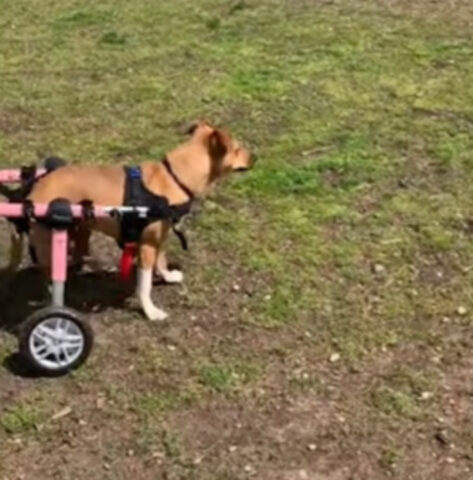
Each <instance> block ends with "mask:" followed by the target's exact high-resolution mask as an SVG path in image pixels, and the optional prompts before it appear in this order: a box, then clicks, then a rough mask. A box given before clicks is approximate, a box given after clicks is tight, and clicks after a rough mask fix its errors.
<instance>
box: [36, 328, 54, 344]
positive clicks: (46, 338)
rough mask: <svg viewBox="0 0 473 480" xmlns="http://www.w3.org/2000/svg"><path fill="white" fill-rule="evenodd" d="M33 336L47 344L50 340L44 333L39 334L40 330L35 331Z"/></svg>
mask: <svg viewBox="0 0 473 480" xmlns="http://www.w3.org/2000/svg"><path fill="white" fill-rule="evenodd" d="M33 336H34V337H36V338H37V339H39V340H41V342H42V343H46V342H47V341H49V340H50V338H49V336H48V335H46V334H45V333H43V332H39V331H38V330H34V331H33Z"/></svg>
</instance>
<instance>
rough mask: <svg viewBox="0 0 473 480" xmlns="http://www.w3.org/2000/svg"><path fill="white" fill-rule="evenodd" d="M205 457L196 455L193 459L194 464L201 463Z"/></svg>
mask: <svg viewBox="0 0 473 480" xmlns="http://www.w3.org/2000/svg"><path fill="white" fill-rule="evenodd" d="M203 459H204V457H195V458H194V461H193V463H194V465H200V464H201V463H202V460H203Z"/></svg>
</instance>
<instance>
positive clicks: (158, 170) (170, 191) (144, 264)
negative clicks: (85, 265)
mask: <svg viewBox="0 0 473 480" xmlns="http://www.w3.org/2000/svg"><path fill="white" fill-rule="evenodd" d="M189 133H190V135H191V137H190V139H189V140H188V141H187V142H185V143H183V144H182V145H180V146H178V147H177V148H175V149H174V150H172V151H171V152H169V153H168V154H167V156H166V158H167V159H168V162H169V165H170V166H171V168H172V172H173V174H174V176H175V178H173V175H171V174H170V172H169V171H168V170H167V169H166V168H165V167H164V166H163V165H162V164H161V163H151V162H148V163H144V164H142V165H141V169H142V175H143V182H144V184H145V186H146V187H147V188H148V189H149V190H150V191H151V192H153V193H155V194H159V195H162V196H164V197H166V198H167V199H168V201H169V203H170V204H171V205H176V204H181V203H184V202H187V201H188V200H189V196H188V194H187V193H186V192H185V191H184V189H183V188H182V186H185V187H186V188H185V189H186V190H187V189H188V191H190V192H192V194H193V195H195V196H196V197H202V196H204V195H205V194H206V193H207V192H208V191H209V189H210V187H212V185H213V184H214V183H215V181H216V180H218V179H219V178H221V177H224V176H225V175H227V174H229V173H231V172H232V171H236V170H247V169H248V168H250V167H251V164H252V160H251V158H250V153H249V151H248V150H247V149H245V148H243V147H242V146H240V144H239V143H238V142H237V141H236V140H235V139H233V138H232V137H231V135H230V134H228V133H227V132H225V131H223V130H220V129H217V128H214V127H212V126H211V125H209V124H208V123H206V122H199V123H198V124H196V125H194V126H193V127H192V128H191V130H190V131H189ZM179 183H180V184H181V185H179ZM124 188H125V173H124V169H123V168H122V167H121V166H75V165H70V166H65V167H62V168H60V169H58V170H56V171H54V172H52V173H50V174H49V175H47V176H46V177H44V178H42V179H40V180H39V181H38V182H37V183H36V185H35V186H34V188H33V191H32V192H31V194H30V196H29V198H30V199H31V200H32V201H33V202H38V203H48V202H50V201H51V200H54V199H56V198H65V199H67V200H69V201H70V202H72V203H79V202H82V201H84V200H89V201H92V202H93V203H94V204H96V205H106V206H108V205H111V206H114V205H117V206H118V205H123V199H124ZM170 227H171V224H170V223H169V222H168V221H164V220H160V221H155V222H153V223H150V224H149V225H148V226H147V227H146V228H145V229H144V231H143V233H142V237H141V241H140V243H139V247H138V282H137V290H136V293H137V296H138V299H139V301H140V304H141V307H142V309H143V311H144V313H145V315H146V316H147V317H148V318H149V319H150V320H163V319H165V318H166V317H167V314H166V313H165V312H164V311H163V310H161V309H159V308H158V307H156V306H155V305H154V304H153V302H152V300H151V289H152V278H153V270H155V271H156V272H157V273H159V274H160V275H161V276H162V277H163V279H164V281H166V282H169V283H180V282H182V280H183V275H182V272H180V271H178V270H169V269H168V264H167V260H166V255H165V251H164V244H165V240H166V237H167V234H168V232H169V230H170ZM90 228H93V229H96V230H99V231H101V232H103V233H105V234H107V235H110V236H112V237H114V238H117V237H118V235H119V225H118V223H117V221H116V220H114V219H111V218H110V219H108V218H107V219H95V220H93V221H92V225H87V224H85V223H83V224H82V226H81V227H79V229H78V230H76V237H75V239H74V240H75V242H76V246H77V247H78V248H77V252H76V258H77V259H80V257H81V256H83V255H85V254H87V250H88V238H89V235H90ZM30 241H31V244H32V246H33V248H34V249H35V251H36V255H37V258H38V263H39V264H40V265H41V266H42V267H46V268H48V270H49V263H50V243H49V242H50V233H49V231H48V230H47V229H45V227H43V226H41V225H40V224H38V223H34V224H33V225H32V227H31V232H30Z"/></svg>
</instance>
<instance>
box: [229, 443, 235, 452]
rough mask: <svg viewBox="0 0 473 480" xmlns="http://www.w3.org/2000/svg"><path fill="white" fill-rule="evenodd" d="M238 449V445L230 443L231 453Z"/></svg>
mask: <svg viewBox="0 0 473 480" xmlns="http://www.w3.org/2000/svg"><path fill="white" fill-rule="evenodd" d="M236 449H237V446H236V445H230V446H229V447H228V451H229V452H230V453H233V452H234V451H236Z"/></svg>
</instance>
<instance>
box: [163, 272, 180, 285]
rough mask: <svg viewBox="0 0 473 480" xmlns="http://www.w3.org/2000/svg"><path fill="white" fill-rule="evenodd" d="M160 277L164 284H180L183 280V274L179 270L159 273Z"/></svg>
mask: <svg viewBox="0 0 473 480" xmlns="http://www.w3.org/2000/svg"><path fill="white" fill-rule="evenodd" d="M161 275H162V277H163V280H164V281H165V282H166V283H182V281H183V280H184V274H183V273H182V272H181V271H180V270H168V271H166V272H161Z"/></svg>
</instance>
